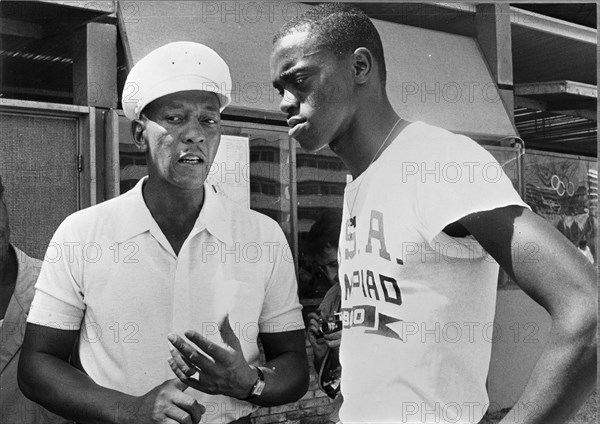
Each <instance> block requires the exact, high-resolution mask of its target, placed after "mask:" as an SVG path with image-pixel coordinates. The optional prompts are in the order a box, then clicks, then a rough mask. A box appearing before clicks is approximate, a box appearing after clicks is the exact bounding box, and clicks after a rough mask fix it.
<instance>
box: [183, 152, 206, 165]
mask: <svg viewBox="0 0 600 424" xmlns="http://www.w3.org/2000/svg"><path fill="white" fill-rule="evenodd" d="M177 162H179V163H184V164H187V165H199V164H201V163H202V162H204V160H203V159H202V158H201V157H200V156H198V155H195V154H193V153H185V154H183V155H181V156H180V157H179V159H178V160H177Z"/></svg>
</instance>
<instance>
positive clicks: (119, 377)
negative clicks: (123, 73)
mask: <svg viewBox="0 0 600 424" xmlns="http://www.w3.org/2000/svg"><path fill="white" fill-rule="evenodd" d="M230 91H231V77H230V75H229V69H228V67H227V65H226V64H225V62H224V61H223V59H221V58H220V57H219V56H218V55H217V53H215V52H214V51H213V50H211V49H210V48H208V47H206V46H203V45H201V44H197V43H191V42H177V43H170V44H167V45H165V46H163V47H161V48H158V49H156V50H154V51H153V52H151V53H150V54H148V55H147V56H146V57H144V58H143V59H141V60H140V61H139V62H138V63H137V64H136V66H134V68H133V69H132V70H131V72H130V74H129V77H128V80H127V82H126V84H125V89H124V93H123V110H124V111H125V114H126V115H127V117H128V118H130V119H131V120H132V133H133V137H134V140H135V143H136V145H137V146H138V147H139V148H140V150H142V151H145V152H146V158H147V163H148V176H147V177H145V178H143V179H142V180H140V182H139V183H138V184H137V185H136V186H135V187H134V188H133V189H132V190H130V191H129V192H127V193H125V194H123V195H121V196H119V197H117V198H115V199H112V200H109V201H107V202H104V203H102V204H99V205H97V206H94V207H91V208H88V209H85V210H83V211H79V212H77V213H75V214H73V215H71V216H70V217H68V218H67V219H66V220H65V221H64V222H63V223H62V224H61V226H60V227H59V229H58V230H57V232H56V234H55V235H54V238H53V241H52V242H51V244H50V247H49V249H48V253H47V255H46V261H45V263H44V265H43V267H42V271H41V274H40V278H39V280H38V283H37V285H36V295H35V298H34V301H33V304H32V308H31V313H30V315H29V317H28V325H27V329H26V335H25V342H24V346H23V353H22V355H21V361H20V364H19V384H20V387H21V389H22V390H23V393H25V395H27V396H28V397H30V398H31V399H33V400H35V401H36V402H39V403H40V404H42V405H44V406H45V407H46V408H47V409H49V410H51V411H53V412H56V413H58V414H60V415H64V416H66V417H69V418H71V419H74V420H76V421H78V422H127V423H150V422H152V423H155V422H156V423H175V422H178V423H197V422H199V421H200V419H202V421H203V422H218V423H222V422H238V423H239V422H249V418H248V415H249V414H251V413H252V412H253V411H254V410H255V409H257V408H258V406H257V405H277V404H282V403H287V402H291V401H294V400H297V399H298V398H300V397H301V396H302V395H303V394H304V393H305V391H306V389H307V385H308V370H307V359H306V354H305V346H304V337H303V331H302V329H303V327H304V325H303V322H302V317H301V314H300V309H301V307H300V304H299V302H298V296H297V287H296V280H295V273H294V266H293V263H292V261H291V260H290V259H289V255H287V256H286V255H284V253H285V249H289V248H288V246H287V243H286V240H285V237H284V235H283V233H282V231H281V229H280V228H279V226H278V225H277V224H276V223H275V222H274V221H272V220H271V219H269V218H267V217H265V216H263V215H260V214H258V213H256V212H254V211H251V210H249V209H241V208H238V207H236V206H234V205H233V204H231V203H229V202H227V201H226V200H224V199H223V198H221V197H218V196H217V195H216V194H215V193H214V192H213V191H212V190H211V189H210V187H209V186H208V185H205V184H204V182H205V179H206V176H207V174H208V171H209V169H210V166H211V164H212V162H213V160H214V157H215V154H216V152H217V149H218V147H219V141H220V135H221V131H220V113H221V111H222V110H223V109H224V108H225V107H226V106H227V105H228V104H229V103H230V97H229V93H230ZM250 244H251V245H252V246H254V248H255V250H256V249H259V253H260V254H259V255H253V257H252V258H250V259H251V260H250V259H247V258H245V257H243V256H241V255H239V254H237V252H239V251H240V248H241V247H242V248H243V247H245V246H247V245H250ZM53 249H54V250H53ZM51 250H53V252H52V253H50V251H51ZM242 250H243V249H242ZM50 258H51V259H50ZM257 258H258V259H257ZM186 330H187V331H186ZM191 330H193V331H191ZM184 331H185V335H186V336H187V337H188V338H189V339H190V340H191V341H192V342H194V343H195V344H196V347H195V348H192V347H191V345H190V344H189V343H187V342H185V341H184V340H183V338H182V337H181V336H180V335H178V334H182V333H183V332H184ZM78 336H79V343H78V344H76V339H77V337H78ZM259 336H260V338H261V342H262V344H263V346H264V351H265V357H266V363H264V364H262V365H261V366H260V367H259V366H258V365H259V349H258V345H257V339H258V337H259ZM167 337H168V338H169V340H170V341H171V343H172V345H175V346H176V347H177V348H178V349H181V350H182V351H183V352H184V354H185V352H189V353H192V354H191V359H193V360H194V361H195V363H198V361H197V359H198V357H197V356H198V355H199V356H202V358H203V359H204V360H203V361H201V364H202V366H201V367H196V366H192V365H191V362H188V363H189V364H190V367H188V368H186V369H185V372H186V375H183V374H181V372H180V371H179V367H175V366H174V362H173V359H171V357H170V355H169V349H173V347H172V345H171V344H169V342H168V340H167ZM74 348H75V352H76V355H74V357H75V358H71V359H72V361H71V362H75V363H76V365H75V366H74V365H71V364H70V361H69V358H70V355H71V352H73V351H74ZM197 348H200V349H202V350H203V351H204V353H205V355H204V356H203V355H202V354H200V353H198V352H197V351H196V350H195V349H197ZM177 358H178V360H181V361H184V360H185V361H187V359H183V357H181V356H178V357H177ZM73 359H74V360H73ZM169 365H171V366H173V370H177V372H178V376H179V377H180V378H181V380H183V381H184V382H182V381H179V380H177V379H176V378H173V377H174V375H173V372H172V371H171V369H170V366H169ZM188 386H192V387H193V388H194V389H190V390H187V391H185V390H186V388H187V387H188Z"/></svg>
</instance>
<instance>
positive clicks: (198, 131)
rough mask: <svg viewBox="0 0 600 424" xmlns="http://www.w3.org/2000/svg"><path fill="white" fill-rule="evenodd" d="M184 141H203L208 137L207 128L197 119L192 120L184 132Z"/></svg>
mask: <svg viewBox="0 0 600 424" xmlns="http://www.w3.org/2000/svg"><path fill="white" fill-rule="evenodd" d="M182 138H183V141H184V143H203V142H204V140H205V139H206V134H205V129H204V128H203V127H202V124H201V123H200V122H199V121H197V120H195V119H194V120H191V121H190V122H189V123H188V124H187V125H186V126H185V129H184V131H183V134H182Z"/></svg>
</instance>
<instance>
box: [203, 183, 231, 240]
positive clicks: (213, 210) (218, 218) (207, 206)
mask: <svg viewBox="0 0 600 424" xmlns="http://www.w3.org/2000/svg"><path fill="white" fill-rule="evenodd" d="M232 213H233V211H232V209H231V206H228V205H227V204H226V201H225V199H223V198H222V197H221V195H219V194H218V193H217V192H216V190H215V188H214V186H213V185H212V184H209V183H206V182H205V183H204V205H202V210H201V211H200V215H199V216H198V220H197V221H196V225H195V227H197V228H198V227H200V228H201V227H202V226H205V227H206V229H207V230H208V232H209V233H211V234H212V235H213V236H215V237H216V238H218V239H219V240H220V241H222V242H223V243H225V244H227V245H230V246H232V245H233V236H232V233H231V225H232V220H231V214H232Z"/></svg>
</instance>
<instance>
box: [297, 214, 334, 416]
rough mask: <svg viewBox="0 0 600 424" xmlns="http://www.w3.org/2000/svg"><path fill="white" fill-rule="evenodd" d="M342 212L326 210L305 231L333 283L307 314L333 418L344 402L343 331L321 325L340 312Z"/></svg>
mask: <svg viewBox="0 0 600 424" xmlns="http://www.w3.org/2000/svg"><path fill="white" fill-rule="evenodd" d="M341 220H342V215H341V213H338V212H333V211H328V212H324V213H323V214H322V215H321V216H320V217H319V219H318V220H317V221H316V222H315V223H314V224H313V225H312V227H311V228H310V231H309V232H308V234H307V235H306V239H305V242H304V252H305V254H307V255H308V256H309V257H310V258H312V261H313V263H314V264H315V265H316V266H317V267H318V268H319V269H320V270H321V271H322V273H323V274H324V275H325V276H326V277H327V279H328V280H329V282H330V284H331V288H330V289H329V290H328V291H327V293H326V294H325V297H324V298H323V301H322V302H321V304H320V305H319V308H318V309H317V310H316V311H315V312H311V313H309V314H308V315H307V318H308V325H307V334H308V341H309V342H310V345H311V346H312V348H313V355H314V362H313V363H314V366H315V370H316V371H317V375H318V383H319V387H320V388H321V389H322V390H323V391H324V392H325V393H326V394H327V395H328V396H329V397H331V398H333V399H334V402H333V405H334V409H333V411H332V412H331V414H330V415H329V421H330V422H334V423H336V422H338V421H339V417H338V414H339V409H340V406H341V404H342V400H343V399H342V395H341V394H340V393H339V391H340V383H341V372H342V367H341V365H340V362H339V349H340V343H341V337H342V331H341V329H340V331H335V332H332V333H327V334H323V333H322V331H321V325H322V323H323V322H324V321H326V320H327V318H330V317H333V316H334V314H336V313H339V312H340V307H341V301H342V299H341V290H340V281H339V277H338V242H339V238H340V222H341Z"/></svg>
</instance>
